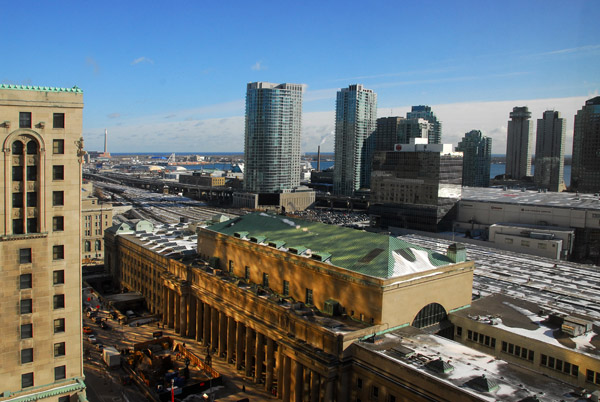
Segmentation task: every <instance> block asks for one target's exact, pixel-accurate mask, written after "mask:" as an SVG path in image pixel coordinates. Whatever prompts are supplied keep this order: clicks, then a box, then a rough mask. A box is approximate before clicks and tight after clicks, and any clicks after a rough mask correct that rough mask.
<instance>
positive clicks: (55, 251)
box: [52, 244, 65, 260]
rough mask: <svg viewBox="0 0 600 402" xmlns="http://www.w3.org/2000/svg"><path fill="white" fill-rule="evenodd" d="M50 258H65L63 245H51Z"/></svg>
mask: <svg viewBox="0 0 600 402" xmlns="http://www.w3.org/2000/svg"><path fill="white" fill-rule="evenodd" d="M52 259H53V260H64V259H65V246H63V245H62V244H61V245H58V246H52Z"/></svg>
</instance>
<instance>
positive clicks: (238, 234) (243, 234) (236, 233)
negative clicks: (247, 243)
mask: <svg viewBox="0 0 600 402" xmlns="http://www.w3.org/2000/svg"><path fill="white" fill-rule="evenodd" d="M246 236H248V232H235V233H234V234H233V237H237V238H238V239H243V238H244V237H246Z"/></svg>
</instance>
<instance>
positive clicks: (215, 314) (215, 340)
mask: <svg viewBox="0 0 600 402" xmlns="http://www.w3.org/2000/svg"><path fill="white" fill-rule="evenodd" d="M211 313H212V314H211V316H210V320H211V323H210V326H211V331H210V348H211V349H214V350H217V346H219V310H217V309H216V308H211Z"/></svg>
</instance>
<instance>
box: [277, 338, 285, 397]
mask: <svg viewBox="0 0 600 402" xmlns="http://www.w3.org/2000/svg"><path fill="white" fill-rule="evenodd" d="M284 362H285V356H284V355H283V346H281V345H279V344H278V345H277V362H276V364H275V366H276V368H275V369H276V370H277V398H279V399H283V374H284V371H283V366H284Z"/></svg>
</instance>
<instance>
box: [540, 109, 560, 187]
mask: <svg viewBox="0 0 600 402" xmlns="http://www.w3.org/2000/svg"><path fill="white" fill-rule="evenodd" d="M565 129H566V122H565V119H561V118H560V112H555V111H553V110H547V111H545V112H544V116H543V118H541V119H538V121H537V134H536V140H535V170H534V172H533V180H534V182H535V185H536V186H537V187H538V188H544V189H548V190H550V191H561V187H562V185H563V169H564V164H565Z"/></svg>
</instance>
